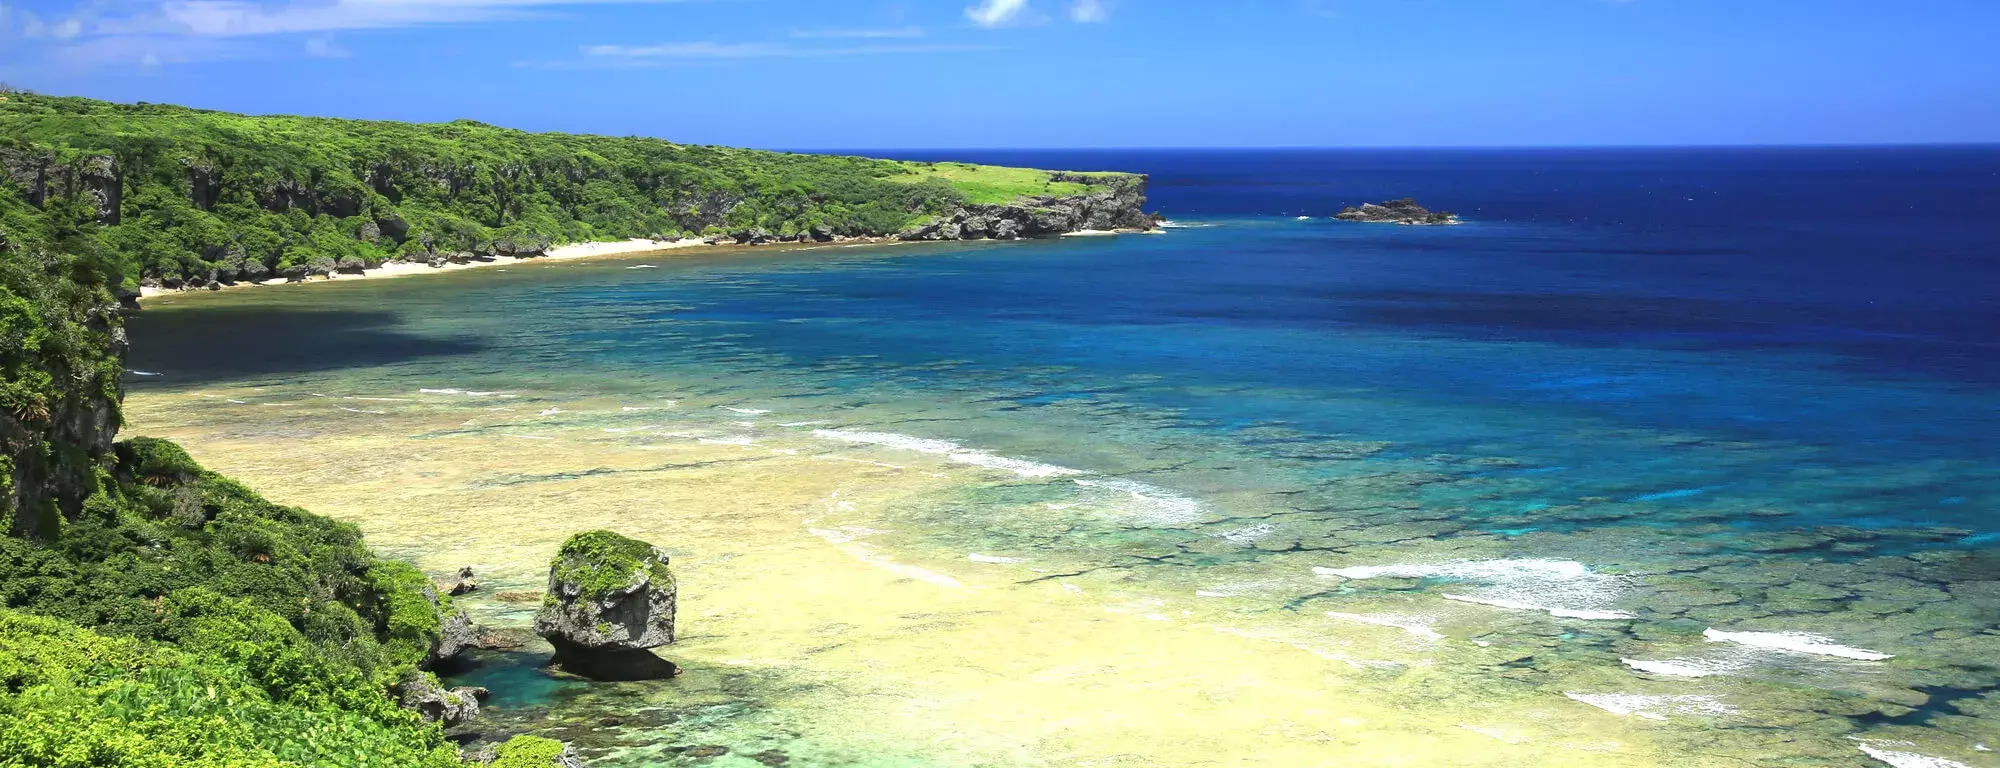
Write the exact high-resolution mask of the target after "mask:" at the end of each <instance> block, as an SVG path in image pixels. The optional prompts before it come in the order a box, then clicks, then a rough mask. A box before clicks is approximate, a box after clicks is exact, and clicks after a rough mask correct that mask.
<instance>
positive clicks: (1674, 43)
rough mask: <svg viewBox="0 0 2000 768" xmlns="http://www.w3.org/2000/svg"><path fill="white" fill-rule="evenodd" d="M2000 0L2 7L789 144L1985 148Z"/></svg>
mask: <svg viewBox="0 0 2000 768" xmlns="http://www.w3.org/2000/svg"><path fill="white" fill-rule="evenodd" d="M1996 41H2000V2H1996V0H1894V1H1893V2H1890V1H1888V0H1869V1H1867V2H1864V1H1863V0H1239V1H1238V2H1227V3H1224V2H1209V1H1205V0H854V1H852V2H844V1H842V0H818V1H806V0H705V1H703V0H681V1H678V2H676V1H671V0H669V1H657V0H656V1H654V2H602V1H599V0H284V1H281V2H250V1H248V0H81V1H79V0H0V80H4V81H7V82H11V83H12V84H14V85H16V86H20V87H31V88H36V89H40V90H43V91H47V92H52V93H64V94H76V95H85V96H93V97H98V98H105V99H113V100H119V101H154V102H173V103H182V104H190V105H195V106H201V107H209V108H215V109H227V110H234V111H243V112H254V113H267V112H284V113H299V114H317V115H330V116H340V117H362V118H378V119H396V120H423V121H434V120H450V119H455V118H471V119H476V120H482V121H485V122H489V123H494V124H499V125H506V126H511V127H519V128H527V129H532V130H565V131H574V132H588V133H609V134H644V135H652V136H662V137H666V138H670V139H674V140H677V141H685V142H695V143H714V144H734V145H745V146H759V147H780V148H904V147H907V148H932V147H966V148H970V147H1119V146H1124V147H1142V146H1181V147H1187V146H1527V145H1631V144H1789V143H1904V142H1993V141H2000V54H1996V53H1995V49H1996V48H2000V43H1997V42H1996Z"/></svg>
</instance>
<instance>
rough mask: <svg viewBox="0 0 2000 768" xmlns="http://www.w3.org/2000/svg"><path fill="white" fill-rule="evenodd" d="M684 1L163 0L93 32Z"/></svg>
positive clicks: (287, 29) (315, 26)
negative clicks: (150, 9)
mask: <svg viewBox="0 0 2000 768" xmlns="http://www.w3.org/2000/svg"><path fill="white" fill-rule="evenodd" d="M685 1H690V0H295V1H294V2H288V3H258V2H250V1H249V0H166V2H162V3H160V5H159V7H158V9H157V10H156V11H153V12H150V13H145V14H140V15H136V16H129V17H125V18H117V19H106V20H105V21H103V22H100V23H99V24H98V26H97V29H96V30H95V31H97V32H98V33H100V34H114V35H115V34H178V35H193V36H197V37H244V36H252V35H278V34H288V33H311V32H339V31H347V30H359V29H396V28H401V27H415V26H424V25H432V24H462V23H470V22H481V21H505V20H515V19H524V18H532V17H533V16H535V15H536V14H537V12H538V11H541V10H544V9H547V8H551V7H556V6H564V5H610V4H639V3H671V2H685Z"/></svg>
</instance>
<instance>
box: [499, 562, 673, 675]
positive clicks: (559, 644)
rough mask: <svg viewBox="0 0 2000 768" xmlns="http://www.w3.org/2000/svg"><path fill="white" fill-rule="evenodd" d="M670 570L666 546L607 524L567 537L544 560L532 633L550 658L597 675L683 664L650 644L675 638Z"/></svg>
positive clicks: (669, 669)
mask: <svg viewBox="0 0 2000 768" xmlns="http://www.w3.org/2000/svg"><path fill="white" fill-rule="evenodd" d="M675 597H676V594H675V587H674V576H673V573H672V572H671V571H669V570H668V568H667V555H666V553H664V552H662V551H660V550H659V548H657V547H654V546H653V545H651V544H647V543H645V542H643V541H639V540H636V539H630V538H626V537H624V536H620V535H618V534H616V533H612V532H610V531H591V532H589V533H580V534H577V535H575V536H572V537H570V539H569V541H567V542H564V543H563V546H562V549H561V550H560V551H558V552H557V553H556V557H555V560H554V562H552V563H551V564H550V565H549V591H548V595H547V596H546V597H544V598H543V601H542V610H541V612H540V613H538V614H536V616H535V633H536V634H539V635H541V636H542V637H543V638H545V639H547V640H548V641H549V643H550V644H551V645H554V646H555V649H556V657H555V663H556V665H557V666H560V667H562V668H563V669H565V670H568V671H569V672H572V673H574V674H577V675H581V676H583V677H588V678H592V679H596V680H652V679H658V678H664V677H672V676H673V675H675V674H677V673H678V672H679V671H680V670H679V669H678V668H676V667H675V666H674V665H673V664H672V663H670V662H668V661H666V660H663V659H661V658H660V657H658V656H655V655H653V653H652V652H651V650H650V649H653V648H658V647H660V646H663V645H667V644H669V643H672V642H673V641H674V604H675Z"/></svg>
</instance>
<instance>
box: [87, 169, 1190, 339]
mask: <svg viewBox="0 0 2000 768" xmlns="http://www.w3.org/2000/svg"><path fill="white" fill-rule="evenodd" d="M1051 178H1052V179H1054V180H1057V181H1064V182H1074V183H1079V184H1091V185H1098V186H1101V187H1105V189H1103V190H1102V191H1096V192H1090V193H1085V194H1080V195H1064V196H1045V197H1030V198H1025V199H1022V200H1019V201H1016V202H1012V203H1005V204H967V205H964V206H961V207H955V208H953V209H951V210H949V211H945V212H943V213H941V214H939V215H937V216H935V217H933V218H931V219H929V220H928V221H925V222H923V223H921V224H917V225H914V226H911V227H909V228H907V229H904V230H902V231H898V232H871V233H861V234H845V233H840V232H836V231H835V230H833V229H832V228H831V227H827V226H825V225H818V226H814V227H811V228H809V229H807V230H806V231H804V232H799V233H790V234H777V233H773V232H770V231H768V230H765V229H759V228H750V229H738V230H734V231H730V232H727V233H722V234H710V235H707V236H703V237H683V238H677V239H668V238H633V239H631V240H628V241H625V242H622V243H574V244H567V245H559V244H557V243H556V242H555V241H553V240H551V239H549V238H542V237H519V238H508V239H503V240H498V241H495V242H494V243H493V244H492V245H491V246H490V247H487V248H482V249H479V250H472V251H449V252H436V251H432V252H425V253H423V254H420V256H421V258H398V259H392V260H389V261H385V262H382V263H380V264H367V263H365V262H361V261H359V260H351V259H350V260H343V261H338V262H331V263H315V264H305V265H293V266H290V267H287V268H285V269H282V270H276V269H272V268H269V267H267V266H265V265H264V264H263V263H262V262H258V261H256V260H253V259H240V260H238V261H236V262H234V263H235V265H236V266H235V267H234V268H218V269H214V270H210V271H209V273H208V274H206V275H201V276H193V277H186V278H182V277H145V278H141V279H140V280H139V286H140V290H139V292H138V293H137V294H126V295H123V296H121V298H122V299H123V300H124V302H125V303H126V305H127V307H128V308H129V307H135V306H137V301H138V299H140V298H143V297H150V296H158V295H164V294H169V293H177V292H192V291H219V290H224V289H228V288H239V287H246V286H277V285H290V284H301V283H311V282H323V281H334V280H342V279H352V278H357V277H376V276H385V277H397V276H404V275H411V274H427V273H430V272H441V271H447V270H454V269H467V268H474V267H484V266H502V265H507V264H514V263H517V262H522V261H528V260H537V259H547V260H566V259H574V258H583V257H591V256H611V255H632V254H642V253H653V252H663V251H670V250H680V249H684V248H701V247H812V246H823V245H895V244H901V243H923V242H947V241H975V240H1035V239H1049V238H1057V237H1063V236H1066V235H1079V234H1157V233H1159V232H1162V231H1164V230H1163V229H1162V227H1161V223H1162V222H1164V221H1165V220H1166V219H1165V217H1163V216H1161V215H1160V214H1158V213H1149V212H1147V211H1146V210H1145V207H1146V186H1147V177H1146V176H1144V175H1129V176H1127V175H1088V174H1066V173H1056V174H1053V175H1052V177H1051ZM389 224H391V225H393V224H395V222H390V223H389ZM393 229H394V227H393V226H383V225H382V224H379V223H378V225H377V227H376V230H375V231H377V232H384V233H386V232H390V231H392V230H393ZM385 236H386V235H385Z"/></svg>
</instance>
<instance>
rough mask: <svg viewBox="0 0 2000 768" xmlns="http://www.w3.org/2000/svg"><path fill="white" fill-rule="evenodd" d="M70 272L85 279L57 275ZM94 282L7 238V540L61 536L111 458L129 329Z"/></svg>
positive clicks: (2, 509) (3, 244)
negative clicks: (18, 248)
mask: <svg viewBox="0 0 2000 768" xmlns="http://www.w3.org/2000/svg"><path fill="white" fill-rule="evenodd" d="M70 273H74V274H76V275H81V276H83V277H85V278H86V279H85V280H81V281H70V280H63V279H55V277H54V276H55V275H67V274H70ZM90 277H91V275H90V273H89V271H88V270H87V269H85V268H82V267H79V266H78V265H77V264H75V263H74V262H70V261H65V260H58V259H53V258H42V257H35V256H30V255H29V254H25V253H18V252H16V251H15V249H14V246H13V245H12V243H10V242H9V241H8V240H7V236H6V233H5V232H4V231H0V533H6V534H12V535H16V536H26V537H31V538H41V537H48V536H53V535H54V534H55V533H57V532H58V531H59V530H60V528H61V526H62V523H63V520H64V519H66V518H73V517H75V516H76V515H77V513H78V512H79V511H80V510H81V509H82V508H83V502H84V499H85V498H86V497H88V496H89V495H90V494H91V493H92V492H93V491H94V490H95V489H96V488H97V487H98V485H99V483H100V481H99V475H100V474H101V471H102V467H103V466H104V465H105V463H106V459H107V457H109V456H110V455H111V451H112V441H113V439H114V438H115V437H116V436H117V432H118V427H119V422H120V411H119V399H120V397H121V394H122V393H121V390H120V385H119V376H120V374H121V373H122V371H123V368H122V366H123V359H124V354H125V331H124V328H123V327H122V325H121V324H120V323H119V317H118V311H119V310H118V306H117V304H116V302H115V301H114V300H113V299H112V298H111V295H110V293H108V292H106V291H105V290H104V288H103V286H102V284H101V283H93V282H92V280H90V279H88V278H90Z"/></svg>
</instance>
